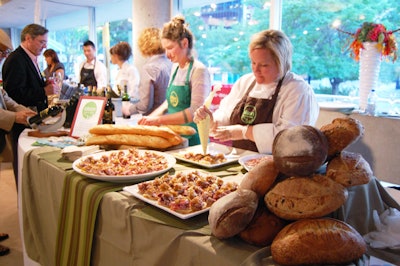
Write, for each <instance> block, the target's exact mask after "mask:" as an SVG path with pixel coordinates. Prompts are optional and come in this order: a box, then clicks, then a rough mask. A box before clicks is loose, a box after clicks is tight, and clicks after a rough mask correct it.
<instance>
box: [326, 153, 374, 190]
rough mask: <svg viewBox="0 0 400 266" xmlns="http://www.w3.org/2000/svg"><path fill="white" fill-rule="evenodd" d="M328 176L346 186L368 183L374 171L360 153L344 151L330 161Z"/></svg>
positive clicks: (327, 168)
mask: <svg viewBox="0 0 400 266" xmlns="http://www.w3.org/2000/svg"><path fill="white" fill-rule="evenodd" d="M326 176H327V177H329V178H330V179H332V180H334V181H336V182H338V183H339V184H341V185H343V186H345V187H351V186H358V185H363V184H368V182H369V181H370V180H371V179H372V177H373V172H372V170H371V167H370V166H369V164H368V162H367V161H366V160H365V159H364V158H363V157H362V155H361V154H359V153H353V152H348V151H342V152H341V153H340V154H339V155H337V156H336V157H334V158H333V159H332V160H330V161H329V163H328V165H327V167H326Z"/></svg>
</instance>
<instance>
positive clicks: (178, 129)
mask: <svg viewBox="0 0 400 266" xmlns="http://www.w3.org/2000/svg"><path fill="white" fill-rule="evenodd" d="M160 127H161V128H163V127H166V128H169V129H171V130H172V131H174V132H175V133H176V134H179V135H185V136H192V135H194V134H196V133H197V131H196V129H194V128H193V127H191V126H184V125H163V126H160Z"/></svg>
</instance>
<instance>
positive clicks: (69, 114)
mask: <svg viewBox="0 0 400 266" xmlns="http://www.w3.org/2000/svg"><path fill="white" fill-rule="evenodd" d="M82 95H84V92H83V91H79V90H78V91H77V92H76V93H74V94H73V95H72V96H71V98H70V99H69V102H68V104H67V106H66V107H65V111H66V118H65V122H64V127H65V128H70V127H71V125H72V121H73V120H74V116H75V112H76V108H77V107H78V102H79V98H80V97H81V96H82Z"/></svg>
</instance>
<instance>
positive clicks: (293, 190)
mask: <svg viewBox="0 0 400 266" xmlns="http://www.w3.org/2000/svg"><path fill="white" fill-rule="evenodd" d="M347 196H348V192H347V189H346V188H345V187H343V186H342V185H340V184H339V183H336V182H335V181H333V180H332V179H330V178H328V177H326V176H324V175H314V176H313V177H291V178H287V179H285V180H283V181H280V182H278V183H276V185H275V186H274V187H273V188H272V189H271V190H269V191H268V193H267V194H266V195H265V197H264V201H265V204H266V206H267V207H268V209H269V210H270V211H272V212H273V213H274V214H276V215H277V216H278V217H281V218H282V219H285V220H299V219H306V218H319V217H322V216H324V215H327V214H329V213H331V212H333V211H335V210H336V209H338V208H339V207H340V206H342V205H343V203H345V202H346V199H347Z"/></svg>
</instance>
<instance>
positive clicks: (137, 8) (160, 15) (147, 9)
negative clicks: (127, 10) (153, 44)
mask: <svg viewBox="0 0 400 266" xmlns="http://www.w3.org/2000/svg"><path fill="white" fill-rule="evenodd" d="M174 1H176V0H170V1H166V0H132V50H133V54H134V63H135V65H136V67H137V68H139V69H140V67H141V66H142V65H143V64H144V61H145V59H144V58H143V57H142V55H141V54H140V52H139V49H138V47H137V39H138V36H139V34H140V33H141V32H142V30H143V29H145V28H148V27H156V28H162V26H163V25H164V23H165V22H168V21H169V20H170V19H171V3H172V2H174ZM170 2H171V3H170Z"/></svg>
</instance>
